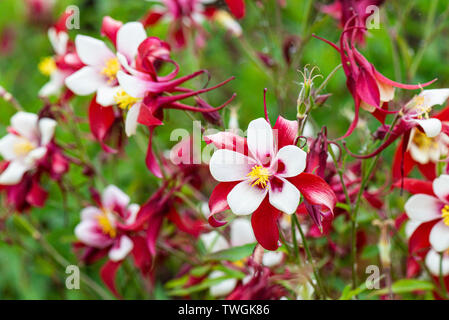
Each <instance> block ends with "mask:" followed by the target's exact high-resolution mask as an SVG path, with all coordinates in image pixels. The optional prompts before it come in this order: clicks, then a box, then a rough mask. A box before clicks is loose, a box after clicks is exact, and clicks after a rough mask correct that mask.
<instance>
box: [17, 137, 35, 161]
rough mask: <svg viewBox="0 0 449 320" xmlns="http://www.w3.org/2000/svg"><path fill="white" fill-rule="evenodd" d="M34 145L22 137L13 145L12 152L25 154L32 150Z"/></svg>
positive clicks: (19, 154) (20, 154)
mask: <svg viewBox="0 0 449 320" xmlns="http://www.w3.org/2000/svg"><path fill="white" fill-rule="evenodd" d="M34 148H35V146H34V145H33V144H32V143H31V142H30V141H28V140H26V139H23V140H21V141H19V142H17V143H16V144H14V146H13V151H14V153H15V154H16V155H17V156H19V157H22V156H26V155H27V154H28V153H29V152H30V151H32V150H33V149H34Z"/></svg>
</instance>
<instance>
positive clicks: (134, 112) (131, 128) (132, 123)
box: [125, 103, 142, 137]
mask: <svg viewBox="0 0 449 320" xmlns="http://www.w3.org/2000/svg"><path fill="white" fill-rule="evenodd" d="M141 106H142V104H141V103H136V104H134V105H133V106H132V107H131V108H129V110H128V113H127V114H126V120H125V132H126V135H127V136H128V137H130V136H132V135H135V134H136V131H137V125H138V124H139V123H138V122H137V120H138V119H139V114H140V108H141Z"/></svg>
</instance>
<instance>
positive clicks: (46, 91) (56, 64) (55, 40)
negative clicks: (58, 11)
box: [38, 13, 83, 97]
mask: <svg viewBox="0 0 449 320" xmlns="http://www.w3.org/2000/svg"><path fill="white" fill-rule="evenodd" d="M69 16H70V13H65V14H63V15H62V16H61V18H60V19H59V21H58V22H57V23H56V24H55V25H54V26H52V27H51V28H50V29H48V38H49V40H50V43H51V45H52V47H53V51H54V52H55V55H54V56H52V57H46V58H43V59H42V60H41V62H40V63H39V66H38V67H39V71H40V72H41V73H42V74H43V75H46V76H49V77H50V81H49V82H47V83H46V84H45V85H44V86H43V87H42V88H41V89H40V91H39V96H40V97H48V96H50V95H53V94H57V93H59V91H60V90H61V89H62V88H63V87H64V83H65V79H66V78H67V77H68V76H69V75H71V74H72V73H74V72H75V71H77V70H78V69H80V68H81V67H82V66H83V63H82V62H81V61H80V59H79V58H78V55H77V54H76V52H75V48H74V44H73V42H71V41H70V40H69V35H68V34H67V27H66V24H65V23H66V20H67V18H68V17H69Z"/></svg>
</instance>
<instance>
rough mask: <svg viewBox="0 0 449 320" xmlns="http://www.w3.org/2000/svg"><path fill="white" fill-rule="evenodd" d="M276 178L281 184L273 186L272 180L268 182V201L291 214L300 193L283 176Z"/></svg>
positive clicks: (297, 203) (297, 202)
mask: <svg viewBox="0 0 449 320" xmlns="http://www.w3.org/2000/svg"><path fill="white" fill-rule="evenodd" d="M278 179H279V180H281V181H282V182H283V183H282V186H275V184H274V183H273V182H271V183H270V189H269V191H268V194H269V200H270V203H271V204H272V205H273V207H275V208H277V209H279V210H281V211H282V212H285V213H287V214H292V213H294V212H295V211H296V209H297V208H298V205H299V198H300V196H301V194H300V193H299V190H298V189H297V188H296V187H295V186H294V185H293V184H291V183H290V182H288V181H287V180H285V179H283V178H278Z"/></svg>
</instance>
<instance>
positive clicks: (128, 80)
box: [117, 70, 148, 98]
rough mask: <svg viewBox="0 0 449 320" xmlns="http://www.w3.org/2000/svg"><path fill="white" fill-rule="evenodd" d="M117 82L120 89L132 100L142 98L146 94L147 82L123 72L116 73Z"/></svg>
mask: <svg viewBox="0 0 449 320" xmlns="http://www.w3.org/2000/svg"><path fill="white" fill-rule="evenodd" d="M117 80H118V82H119V83H120V86H121V87H122V89H123V90H124V91H125V92H126V93H127V94H129V95H130V96H131V97H134V98H143V97H145V94H146V93H147V92H148V85H147V81H145V80H144V79H141V78H139V77H136V76H131V75H129V74H126V73H124V72H123V71H121V70H120V71H119V72H117Z"/></svg>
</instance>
